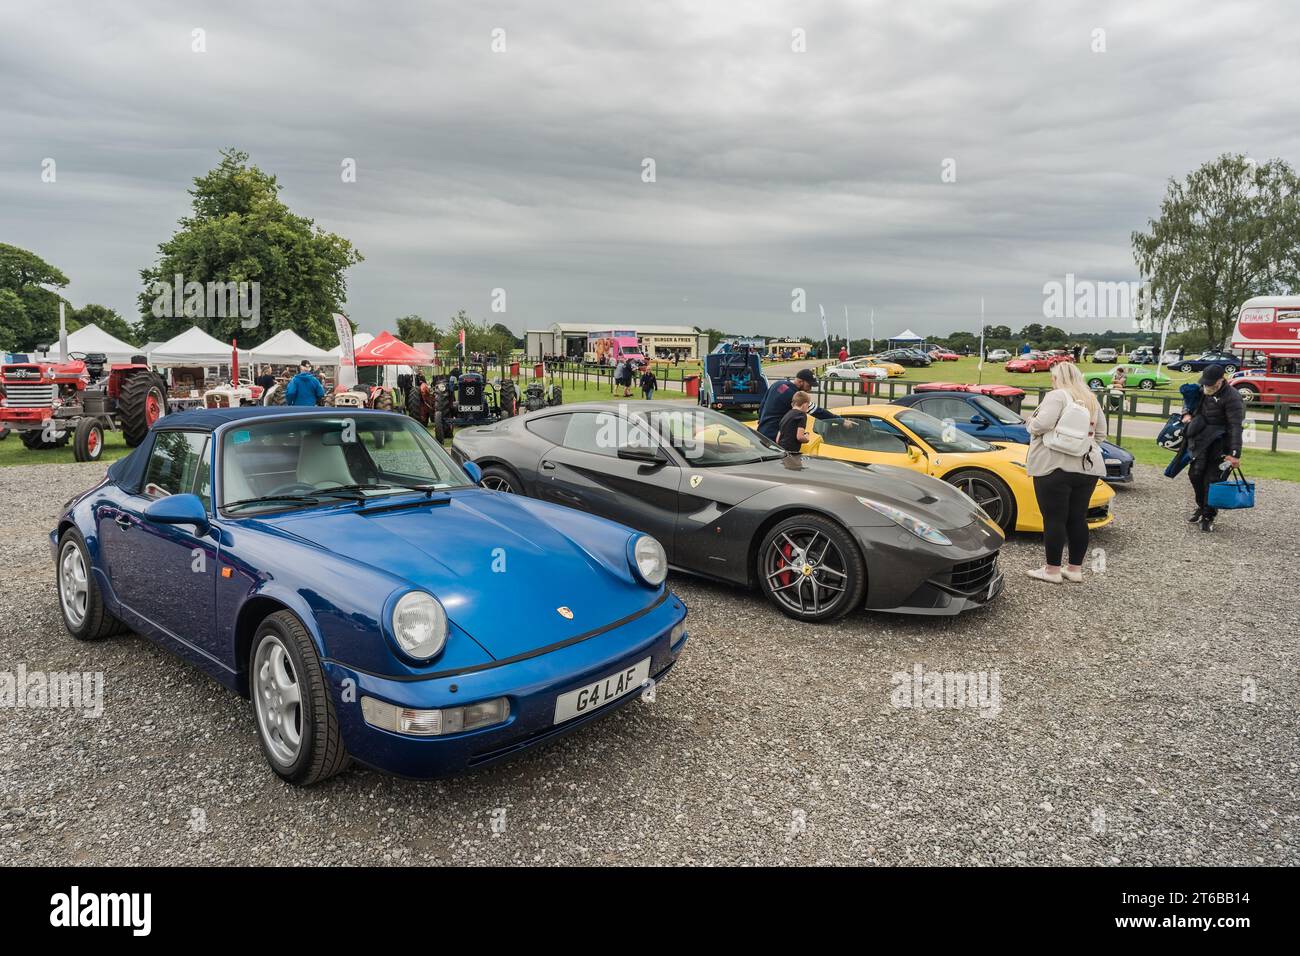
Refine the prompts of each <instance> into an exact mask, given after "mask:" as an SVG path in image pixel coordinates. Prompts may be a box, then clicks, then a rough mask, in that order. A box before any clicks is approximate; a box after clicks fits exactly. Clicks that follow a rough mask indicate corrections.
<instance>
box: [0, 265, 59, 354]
mask: <svg viewBox="0 0 1300 956" xmlns="http://www.w3.org/2000/svg"><path fill="white" fill-rule="evenodd" d="M67 284H68V277H67V276H65V275H64V274H63V273H62V272H60V271H59V270H58V269H56V268H55V267H54V266H52V265H50V264H49V263H48V262H46V261H45V260H44V259H42V258H41V257H40V256H38V255H36V253H34V252H28V251H27V250H26V249H20V248H18V247H17V246H11V245H7V244H5V243H0V289H7V290H9V291H10V292H12V293H13V294H14V295H15V296H16V297H17V298H18V301H19V302H20V303H21V305H22V309H21V310H18V309H16V308H15V307H14V305H13V303H12V301H10V302H8V304H7V305H6V306H5V308H4V310H3V311H0V339H4V340H11V342H12V346H13V347H15V348H17V349H18V350H19V351H24V350H30V349H32V348H34V347H35V346H36V345H38V344H49V343H51V342H53V341H55V340H56V339H57V338H58V336H59V302H61V301H63V300H62V297H61V296H60V295H59V294H58V293H56V292H54V291H53V290H52V289H50V288H46V287H47V286H53V287H54V288H55V289H62V288H64V287H65V286H66V285H67ZM10 323H12V324H10Z"/></svg>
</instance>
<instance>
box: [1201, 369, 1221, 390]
mask: <svg viewBox="0 0 1300 956" xmlns="http://www.w3.org/2000/svg"><path fill="white" fill-rule="evenodd" d="M1221 378H1223V366H1222V365H1207V366H1205V371H1204V372H1202V373H1201V384H1202V385H1213V384H1214V383H1215V382H1217V381H1219V379H1221Z"/></svg>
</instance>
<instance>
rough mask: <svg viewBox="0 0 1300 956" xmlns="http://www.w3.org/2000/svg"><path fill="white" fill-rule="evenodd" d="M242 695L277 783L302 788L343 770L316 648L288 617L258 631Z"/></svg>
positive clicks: (335, 721) (345, 758)
mask: <svg viewBox="0 0 1300 956" xmlns="http://www.w3.org/2000/svg"><path fill="white" fill-rule="evenodd" d="M248 691H249V696H251V697H252V698H253V711H254V714H255V716H256V718H257V738H258V741H259V742H260V743H261V745H262V753H263V754H265V755H266V760H267V763H269V764H270V765H271V769H272V770H274V771H275V772H276V774H278V775H279V776H280V777H281V778H282V779H284V780H287V781H288V782H289V783H294V784H298V785H299V786H304V787H305V786H310V785H311V784H313V783H319V782H320V781H322V780H325V779H327V778H329V777H332V776H334V775H335V774H336V773H339V772H340V771H342V770H344V769H345V768H346V767H347V765H348V753H347V750H346V749H344V747H343V739H342V736H341V735H340V733H339V723H338V718H337V716H336V715H335V713H334V705H333V702H332V701H331V700H330V696H329V688H328V686H327V685H326V683H325V673H324V671H323V670H322V668H321V664H320V657H319V656H318V655H317V654H316V645H315V644H313V643H312V640H311V636H310V635H309V634H308V633H307V629H306V628H305V627H303V626H302V622H301V621H299V620H298V618H297V617H295V616H294V615H293V614H291V613H290V612H288V611H280V612H278V613H276V614H272V615H271V616H270V617H268V618H267V619H266V620H264V621H263V622H262V623H261V625H260V626H259V627H258V629H257V634H256V636H255V637H254V638H253V646H252V648H251V649H250V652H249V669H248Z"/></svg>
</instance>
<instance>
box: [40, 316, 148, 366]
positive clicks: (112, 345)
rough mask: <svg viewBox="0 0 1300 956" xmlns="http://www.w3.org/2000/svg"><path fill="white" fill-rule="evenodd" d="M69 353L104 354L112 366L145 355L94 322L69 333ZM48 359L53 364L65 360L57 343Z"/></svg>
mask: <svg viewBox="0 0 1300 956" xmlns="http://www.w3.org/2000/svg"><path fill="white" fill-rule="evenodd" d="M68 351H69V352H82V353H84V354H86V355H90V354H91V353H92V352H102V353H103V354H104V355H105V356H106V357H107V359H108V362H109V364H110V365H111V364H114V363H126V362H129V361H131V359H132V358H133V357H134V356H136V355H143V354H144V349H142V348H137V347H136V346H134V345H132V344H130V343H129V342H123V341H122V340H121V339H119V338H118V337H117V336H115V335H110V334H109V333H107V332H105V331H104V330H103V329H101V328H100V327H99V326H98V325H96V324H95V323H94V322H91V323H90V324H89V325H83V326H82V327H81V328H79V329H77V330H76V331H75V332H69V333H68ZM46 358H47V359H49V360H50V361H53V362H60V361H62V360H63V353H62V352H60V351H59V344H58V343H57V342H56V343H54V345H52V346H50V351H49V352H48V353H46Z"/></svg>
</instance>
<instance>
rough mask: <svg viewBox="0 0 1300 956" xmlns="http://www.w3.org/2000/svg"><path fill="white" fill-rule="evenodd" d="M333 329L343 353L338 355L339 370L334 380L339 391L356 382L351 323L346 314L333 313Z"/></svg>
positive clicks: (355, 362)
mask: <svg viewBox="0 0 1300 956" xmlns="http://www.w3.org/2000/svg"><path fill="white" fill-rule="evenodd" d="M334 331H335V332H336V333H337V334H338V337H339V346H340V348H341V349H342V353H343V354H341V355H340V356H339V371H338V375H337V376H335V379H334V382H335V387H336V388H337V389H338V390H339V391H340V392H346V391H348V390H349V389H351V388H352V387H353V386H354V385H356V384H357V353H356V348H355V346H354V345H353V342H352V323H351V322H349V321H348V317H347V316H346V315H340V314H339V313H337V312H335V313H334Z"/></svg>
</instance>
